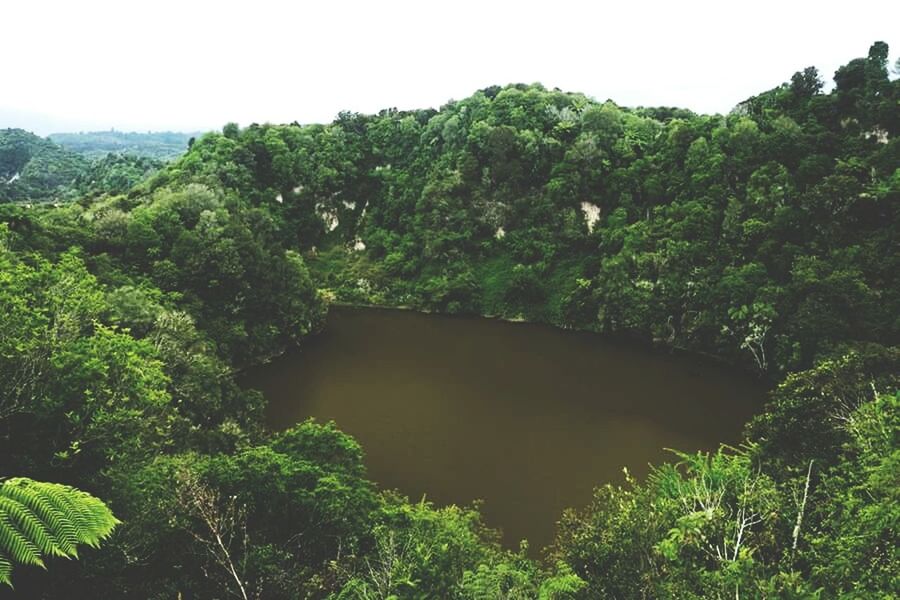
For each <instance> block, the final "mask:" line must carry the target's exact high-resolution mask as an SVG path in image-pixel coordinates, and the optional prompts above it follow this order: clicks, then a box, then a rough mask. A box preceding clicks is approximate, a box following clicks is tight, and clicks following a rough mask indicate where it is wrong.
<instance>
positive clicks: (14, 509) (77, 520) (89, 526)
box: [0, 477, 119, 585]
mask: <svg viewBox="0 0 900 600" xmlns="http://www.w3.org/2000/svg"><path fill="white" fill-rule="evenodd" d="M118 523H119V521H118V520H117V519H116V518H115V517H114V516H113V514H112V512H111V511H110V510H109V508H107V507H106V505H105V504H103V502H101V501H100V500H98V499H97V498H94V497H93V496H91V495H90V494H87V493H85V492H82V491H80V490H77V489H75V488H72V487H69V486H67V485H61V484H58V483H44V482H41V481H34V480H32V479H26V478H24V477H16V478H13V479H7V480H6V481H3V482H0V583H5V584H9V585H11V575H12V569H13V565H15V564H23V565H35V566H39V567H43V566H44V560H43V559H44V557H45V556H62V557H67V558H77V557H78V546H79V545H80V544H86V545H88V546H92V547H97V546H99V544H100V542H101V541H102V540H103V539H105V538H106V537H108V536H109V535H110V533H112V530H113V529H114V528H115V526H116V525H117V524H118Z"/></svg>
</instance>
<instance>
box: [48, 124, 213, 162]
mask: <svg viewBox="0 0 900 600" xmlns="http://www.w3.org/2000/svg"><path fill="white" fill-rule="evenodd" d="M200 135H201V134H200V132H192V133H181V132H175V131H157V132H150V131H148V132H147V133H139V132H127V131H115V130H110V131H90V132H84V131H82V132H78V133H51V134H50V135H49V136H47V137H48V138H49V139H50V140H51V141H53V142H55V143H57V144H59V145H60V146H62V147H63V148H66V149H67V150H71V151H72V152H77V153H78V154H81V155H82V156H84V157H85V158H87V159H90V160H99V159H104V158H106V157H107V156H108V155H109V154H114V155H131V156H134V157H141V158H149V159H154V160H157V161H159V160H162V161H165V160H172V159H174V158H178V157H179V156H181V155H182V154H183V153H184V152H185V151H186V150H187V149H188V147H189V146H190V143H191V140H192V139H194V138H195V137H199V136H200Z"/></svg>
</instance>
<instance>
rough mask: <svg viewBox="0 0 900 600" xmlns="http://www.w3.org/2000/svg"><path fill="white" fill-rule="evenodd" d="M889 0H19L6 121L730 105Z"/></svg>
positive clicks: (893, 15)
mask: <svg viewBox="0 0 900 600" xmlns="http://www.w3.org/2000/svg"><path fill="white" fill-rule="evenodd" d="M876 40H882V41H885V42H887V43H888V44H890V45H891V53H890V60H891V64H892V65H893V64H894V62H895V61H896V60H897V57H898V55H900V2H896V1H891V0H880V1H872V0H853V1H852V2H848V1H845V2H836V1H835V2H830V1H825V2H823V1H821V0H819V1H806V0H778V1H771V0H751V1H748V0H742V1H740V2H735V1H731V0H718V1H700V0H696V1H691V0H686V1H681V2H679V1H675V0H669V1H659V2H650V1H646V2H639V1H636V0H633V1H632V2H621V1H619V2H604V1H600V0H595V1H592V2H573V1H569V0H552V1H545V2H535V3H531V2H528V1H527V0H520V1H518V2H501V1H494V2H491V1H489V0H480V1H470V0H454V1H452V2H449V1H446V0H444V1H441V2H432V1H429V0H418V1H399V0H398V1H380V0H368V1H365V2H351V1H341V0H332V1H330V2H310V1H303V0H293V1H291V0H280V1H271V0H251V1H242V2H227V1H221V0H220V1H218V2H206V1H200V0H177V1H173V0H154V1H152V2H137V1H128V0H115V1H107V0H79V1H77V2H75V1H72V0H62V1H50V0H27V1H11V2H4V3H3V5H2V6H0V127H23V128H25V129H30V130H32V131H35V132H36V133H39V134H41V135H46V134H49V133H52V132H58V131H87V130H105V129H111V128H115V129H118V130H124V131H131V130H136V131H149V130H154V131H159V130H181V131H196V130H205V129H218V128H221V126H222V125H224V124H225V123H227V122H232V121H233V122H237V123H239V124H241V125H242V126H244V125H248V124H250V123H253V122H258V123H263V122H272V123H287V122H292V121H298V122H300V123H314V122H330V121H331V120H332V119H333V118H334V117H335V116H336V115H337V113H338V112H339V111H341V110H350V111H356V112H364V113H372V112H377V111H378V110H381V109H383V108H390V107H396V108H400V109H412V108H427V107H434V108H438V107H440V106H441V105H442V104H445V103H446V102H447V101H448V100H451V99H462V98H465V97H467V96H469V95H471V94H472V93H473V92H475V91H476V90H478V89H481V88H484V87H487V86H489V85H494V84H500V85H502V84H507V83H534V82H540V83H542V84H544V85H545V86H546V87H548V88H560V89H562V90H565V91H574V92H582V93H585V94H587V95H589V96H591V97H594V98H596V99H598V100H606V99H612V100H614V101H615V102H617V103H618V104H620V105H623V106H659V105H665V106H680V107H685V108H689V109H692V110H694V111H697V112H704V113H714V112H722V113H724V112H727V111H728V110H730V109H731V108H732V107H733V106H734V105H735V104H737V103H738V102H740V101H741V100H744V99H746V98H747V97H749V96H751V95H754V94H756V93H759V92H761V91H764V90H767V89H770V88H772V87H774V86H776V85H778V84H780V83H781V82H783V81H786V80H788V79H789V78H790V76H791V74H793V73H794V72H795V71H797V70H800V69H802V68H803V67H806V66H809V65H815V66H817V67H818V68H819V70H820V73H821V74H822V75H823V77H824V79H826V80H828V81H830V79H831V76H832V75H833V73H834V70H835V69H836V68H837V67H838V66H840V65H842V64H844V63H846V62H847V61H849V60H850V59H852V58H855V57H858V56H865V55H866V53H867V51H868V48H869V46H870V45H871V43H872V42H873V41H876Z"/></svg>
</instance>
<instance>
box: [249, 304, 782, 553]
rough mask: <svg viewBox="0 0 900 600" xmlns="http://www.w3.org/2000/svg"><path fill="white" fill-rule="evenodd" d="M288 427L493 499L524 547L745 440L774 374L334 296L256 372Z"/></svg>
mask: <svg viewBox="0 0 900 600" xmlns="http://www.w3.org/2000/svg"><path fill="white" fill-rule="evenodd" d="M245 385H248V386H249V387H255V388H257V389H260V390H262V391H263V392H264V393H265V395H266V397H267V398H268V400H269V411H268V421H269V424H270V425H271V427H273V428H274V429H283V428H286V427H289V426H291V425H292V424H294V423H296V422H297V421H301V420H303V419H305V418H307V417H309V416H314V417H316V418H317V419H319V420H320V421H328V420H334V421H335V422H336V423H337V425H338V426H339V427H340V428H341V429H342V430H343V431H345V432H347V433H349V434H351V435H353V436H354V437H355V438H356V439H357V440H358V441H359V442H360V443H361V444H362V447H363V449H364V450H365V453H366V464H367V466H368V469H369V474H370V476H371V478H372V479H373V480H374V481H376V482H378V483H379V484H380V485H381V486H382V487H383V488H396V489H399V490H400V491H402V492H403V493H405V494H407V495H409V496H410V497H411V498H412V499H414V500H418V499H420V498H421V497H422V496H423V495H425V496H427V498H428V499H430V500H432V501H434V502H436V503H438V504H449V503H456V504H468V503H470V502H471V501H473V500H475V499H482V500H484V505H483V508H482V512H483V514H484V515H485V519H486V521H487V523H488V525H490V526H492V527H497V528H500V529H502V530H503V533H504V541H505V542H506V543H507V544H509V545H511V546H515V545H516V544H517V541H518V540H520V539H522V538H527V539H528V540H529V542H530V544H531V547H532V548H533V549H536V548H540V547H542V546H544V545H546V544H548V543H549V542H550V541H551V540H552V538H553V535H554V531H555V524H556V521H557V519H558V518H559V516H560V514H561V513H562V511H563V509H564V508H567V507H579V506H583V505H585V504H587V503H588V502H589V500H590V498H591V493H592V489H593V488H594V487H595V486H597V485H599V484H602V483H607V482H614V483H621V482H622V481H623V474H622V468H623V467H625V466H627V467H628V470H629V471H630V472H631V473H632V474H634V475H636V476H638V477H641V476H643V475H645V474H646V472H647V468H648V463H656V464H658V463H660V462H662V461H666V460H671V459H672V458H673V456H672V455H671V454H670V453H669V452H667V451H666V450H665V449H666V448H677V449H679V450H686V451H691V450H699V449H714V448H715V447H716V446H717V445H718V444H719V443H720V442H725V443H735V442H737V441H738V440H739V439H740V432H741V428H742V426H743V424H744V423H745V422H746V421H747V420H748V419H749V418H750V416H751V415H752V414H753V413H754V411H755V410H757V409H758V408H759V407H760V406H761V402H762V397H763V394H764V388H763V386H762V385H761V384H760V383H759V382H758V381H756V380H754V379H752V378H750V377H747V376H745V375H742V374H740V373H737V372H734V371H731V370H728V369H724V368H722V367H721V366H719V365H714V364H712V363H710V362H709V361H708V360H705V359H702V358H700V357H692V356H674V355H670V354H667V353H661V352H655V351H652V350H649V349H646V348H638V347H635V346H633V345H630V344H622V343H619V342H614V341H610V340H608V339H606V338H604V337H602V336H598V335H593V334H587V333H575V332H566V331H562V330H558V329H554V328H551V327H547V326H541V325H526V324H518V323H517V324H513V323H505V322H501V321H493V320H488V319H480V318H467V317H444V316H436V315H423V314H417V313H413V312H406V311H397V310H378V309H345V308H339V309H332V311H331V314H330V316H329V318H328V324H327V327H326V330H325V332H324V333H323V334H321V335H320V336H318V337H317V338H316V339H315V340H313V341H312V342H311V343H310V344H308V345H307V346H306V347H305V349H304V350H302V351H297V352H295V353H292V354H288V355H286V356H284V357H282V358H280V359H277V360H275V361H274V362H272V363H271V364H268V365H265V366H263V367H260V368H257V369H254V370H253V371H251V372H250V373H248V374H247V376H246V378H245Z"/></svg>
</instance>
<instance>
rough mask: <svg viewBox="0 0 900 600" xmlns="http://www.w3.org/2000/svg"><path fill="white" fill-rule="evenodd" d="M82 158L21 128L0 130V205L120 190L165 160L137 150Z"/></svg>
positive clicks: (64, 199) (141, 178)
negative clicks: (131, 152)
mask: <svg viewBox="0 0 900 600" xmlns="http://www.w3.org/2000/svg"><path fill="white" fill-rule="evenodd" d="M186 147H187V146H186V145H185V148H186ZM87 156H91V159H88V158H85V157H84V156H82V155H81V154H78V153H76V152H73V151H70V150H68V149H66V148H64V147H62V146H59V145H57V144H56V143H54V142H53V141H51V140H49V139H45V138H41V137H38V136H36V135H34V134H33V133H28V132H27V131H23V130H21V129H3V130H0V203H3V202H24V203H29V204H30V203H34V202H47V201H56V202H62V201H67V200H75V199H78V198H82V197H84V196H86V195H99V194H123V193H125V192H127V191H128V190H130V189H131V188H132V187H133V186H134V185H136V184H137V183H138V182H140V181H142V180H144V179H146V178H147V177H149V176H150V175H152V174H154V173H156V172H157V171H158V170H160V169H161V168H162V166H163V165H164V164H165V163H164V162H163V161H162V160H159V159H156V158H152V157H150V156H146V155H141V154H120V153H114V152H109V153H106V154H102V155H99V156H93V155H92V154H90V153H88V154H87Z"/></svg>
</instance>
